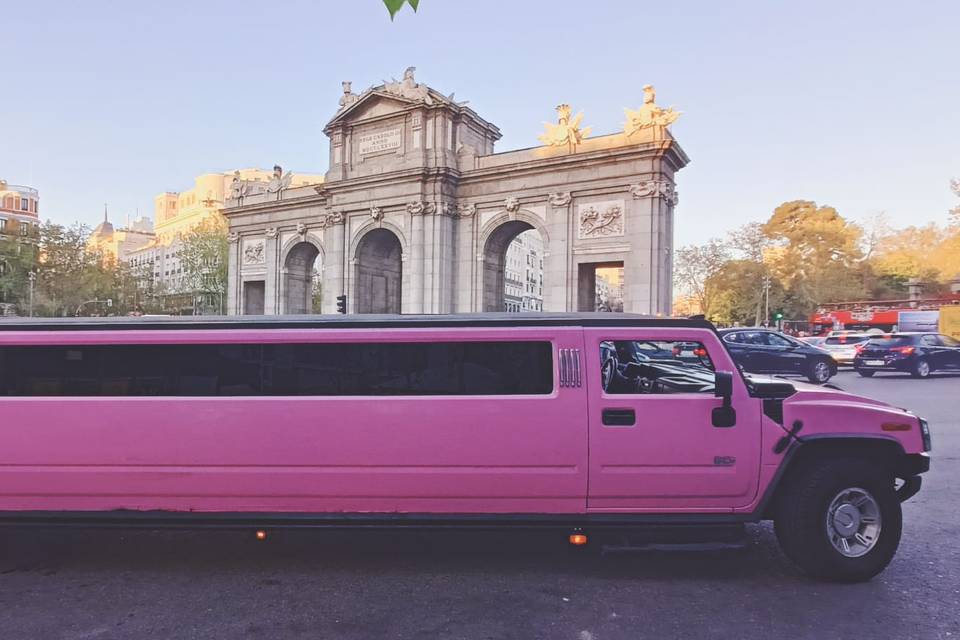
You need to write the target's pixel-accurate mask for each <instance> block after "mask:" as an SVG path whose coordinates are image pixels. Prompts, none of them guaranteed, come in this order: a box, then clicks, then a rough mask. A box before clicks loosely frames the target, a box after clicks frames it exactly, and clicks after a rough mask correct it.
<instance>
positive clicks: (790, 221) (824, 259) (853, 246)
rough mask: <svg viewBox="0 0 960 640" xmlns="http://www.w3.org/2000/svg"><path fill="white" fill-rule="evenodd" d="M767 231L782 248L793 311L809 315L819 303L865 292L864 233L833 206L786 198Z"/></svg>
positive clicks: (779, 273) (781, 266)
mask: <svg viewBox="0 0 960 640" xmlns="http://www.w3.org/2000/svg"><path fill="white" fill-rule="evenodd" d="M763 232H764V234H765V235H766V236H767V237H768V238H770V240H771V242H772V245H773V246H774V247H776V248H778V249H779V252H780V253H779V260H778V265H777V268H776V269H775V276H776V277H777V279H778V280H779V281H780V283H781V285H782V286H783V287H784V289H785V292H786V297H787V298H788V299H789V300H790V301H791V303H792V306H793V308H792V309H791V310H790V311H791V314H792V315H807V314H808V313H810V312H811V311H813V310H814V309H815V308H816V306H817V304H818V303H822V302H831V301H840V300H850V299H856V298H859V297H861V296H862V295H863V293H864V288H863V277H862V273H861V269H860V263H861V261H862V259H863V253H862V251H861V238H862V235H863V232H862V230H861V229H860V228H859V227H858V226H857V225H855V224H853V223H850V222H848V221H846V220H845V219H844V218H843V217H842V216H841V215H840V214H839V213H838V212H837V210H836V209H834V208H833V207H828V206H823V207H818V206H817V204H816V203H815V202H810V201H807V200H794V201H792V202H785V203H783V204H782V205H780V206H779V207H777V208H776V209H775V210H774V212H773V215H772V216H771V217H770V220H768V221H767V223H766V224H764V225H763Z"/></svg>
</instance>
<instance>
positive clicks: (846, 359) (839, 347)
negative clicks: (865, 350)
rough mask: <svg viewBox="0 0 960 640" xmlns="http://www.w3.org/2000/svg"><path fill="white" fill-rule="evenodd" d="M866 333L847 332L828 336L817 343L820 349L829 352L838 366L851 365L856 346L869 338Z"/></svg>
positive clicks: (855, 353)
mask: <svg viewBox="0 0 960 640" xmlns="http://www.w3.org/2000/svg"><path fill="white" fill-rule="evenodd" d="M870 337H871V336H869V335H868V334H866V333H847V334H844V335H839V336H828V337H827V339H826V340H824V341H823V344H821V345H819V346H820V348H821V349H823V350H824V351H826V352H827V353H829V354H830V357H832V358H833V360H834V362H836V363H837V365H838V366H847V367H852V366H853V359H854V357H856V355H857V351H858V348H859V347H860V346H861V345H863V343H865V342H866V341H867V340H869V339H870Z"/></svg>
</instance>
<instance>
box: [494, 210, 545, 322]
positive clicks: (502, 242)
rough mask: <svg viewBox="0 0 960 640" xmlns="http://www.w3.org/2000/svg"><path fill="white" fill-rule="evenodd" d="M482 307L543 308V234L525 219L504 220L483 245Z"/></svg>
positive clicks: (531, 309)
mask: <svg viewBox="0 0 960 640" xmlns="http://www.w3.org/2000/svg"><path fill="white" fill-rule="evenodd" d="M482 308H483V311H511V312H517V311H542V310H543V238H542V237H541V235H540V232H539V231H538V230H537V229H536V228H535V227H534V226H533V225H532V224H530V223H529V222H525V221H523V220H510V221H508V222H504V223H503V224H501V225H500V226H499V227H497V228H496V229H494V230H493V232H492V233H491V234H490V235H489V237H487V241H486V242H485V243H484V246H483V306H482Z"/></svg>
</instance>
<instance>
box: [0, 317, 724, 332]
mask: <svg viewBox="0 0 960 640" xmlns="http://www.w3.org/2000/svg"><path fill="white" fill-rule="evenodd" d="M438 326H439V327H469V326H477V327H497V326H509V327H536V326H596V327H635V326H643V327H696V328H703V329H713V325H712V324H710V323H709V322H708V321H706V320H704V319H703V318H702V317H694V318H658V317H656V316H644V315H639V314H632V313H462V314H448V315H443V314H438V315H378V314H357V315H293V316H139V317H111V318H0V331H3V330H9V331H63V330H104V331H108V330H124V329H345V328H351V329H353V328H403V327H407V328H409V327H438Z"/></svg>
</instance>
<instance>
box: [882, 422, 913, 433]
mask: <svg viewBox="0 0 960 640" xmlns="http://www.w3.org/2000/svg"><path fill="white" fill-rule="evenodd" d="M880 428H881V429H883V430H884V431H910V425H909V423H906V422H884V423H883V424H882V425H880Z"/></svg>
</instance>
